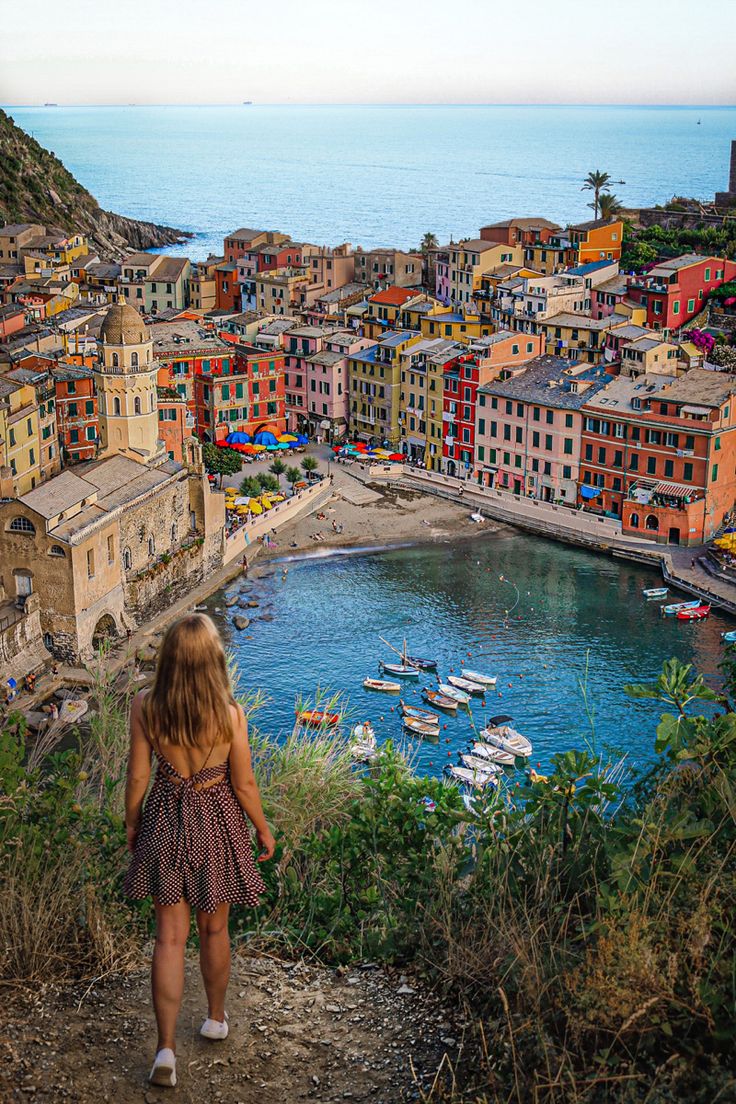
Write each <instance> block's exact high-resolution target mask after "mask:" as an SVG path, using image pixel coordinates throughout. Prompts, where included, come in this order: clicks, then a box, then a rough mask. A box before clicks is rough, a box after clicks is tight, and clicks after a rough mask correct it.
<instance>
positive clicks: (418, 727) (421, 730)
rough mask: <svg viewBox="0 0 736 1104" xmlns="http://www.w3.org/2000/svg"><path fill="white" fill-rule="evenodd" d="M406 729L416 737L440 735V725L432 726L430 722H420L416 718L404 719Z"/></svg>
mask: <svg viewBox="0 0 736 1104" xmlns="http://www.w3.org/2000/svg"><path fill="white" fill-rule="evenodd" d="M404 728H405V729H406V730H407V732H412V733H414V735H416V736H430V737H433V736H434V737H436V736H439V734H440V726H439V725H438V724H430V723H429V721H420V720H417V718H416V717H404Z"/></svg>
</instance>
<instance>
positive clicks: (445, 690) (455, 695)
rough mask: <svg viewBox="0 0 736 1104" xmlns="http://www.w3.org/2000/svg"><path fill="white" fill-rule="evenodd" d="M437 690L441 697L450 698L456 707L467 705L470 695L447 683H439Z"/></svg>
mask: <svg viewBox="0 0 736 1104" xmlns="http://www.w3.org/2000/svg"><path fill="white" fill-rule="evenodd" d="M438 689H439V692H440V694H442V696H443V697H445V698H452V699H453V701H456V702H457V703H458V705H467V704H468V702H469V701H470V694H466V693H465V692H464V691H463V690H458V689H457V688H456V687H455V686H450V685H449V683H446V682H441V683H440V684H439V687H438Z"/></svg>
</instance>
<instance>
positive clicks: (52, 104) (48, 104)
mask: <svg viewBox="0 0 736 1104" xmlns="http://www.w3.org/2000/svg"><path fill="white" fill-rule="evenodd" d="M43 106H44V107H58V106H59V105H58V104H57V103H45V104H44V105H43Z"/></svg>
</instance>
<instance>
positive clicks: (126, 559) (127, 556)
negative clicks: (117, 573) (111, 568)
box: [123, 548, 133, 571]
mask: <svg viewBox="0 0 736 1104" xmlns="http://www.w3.org/2000/svg"><path fill="white" fill-rule="evenodd" d="M132 566H133V557H132V555H131V553H130V549H129V548H124V549H123V567H124V568H125V570H126V571H130V569H131V567H132Z"/></svg>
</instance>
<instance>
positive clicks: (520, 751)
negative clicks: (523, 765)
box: [480, 725, 532, 759]
mask: <svg viewBox="0 0 736 1104" xmlns="http://www.w3.org/2000/svg"><path fill="white" fill-rule="evenodd" d="M480 737H481V742H482V743H485V744H491V745H492V746H493V747H498V748H501V751H508V752H510V754H511V755H520V756H523V758H525V759H528V758H529V756H530V755H531V753H532V745H531V741H530V740H527V738H526V736H522V735H521V733H520V732H517V731H516V730H515V729H513V728H509V726H508V725H501V727H500V728H484V729H483V731H482V732H481V734H480Z"/></svg>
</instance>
